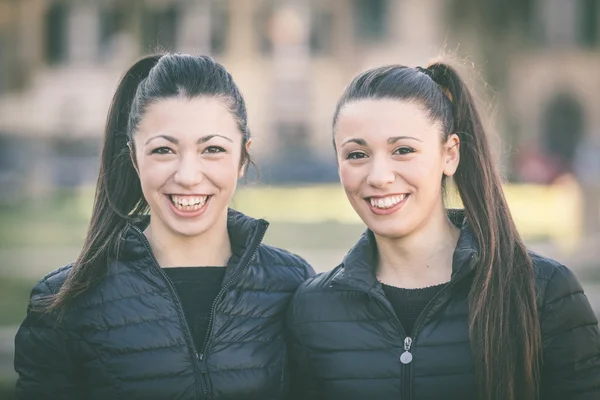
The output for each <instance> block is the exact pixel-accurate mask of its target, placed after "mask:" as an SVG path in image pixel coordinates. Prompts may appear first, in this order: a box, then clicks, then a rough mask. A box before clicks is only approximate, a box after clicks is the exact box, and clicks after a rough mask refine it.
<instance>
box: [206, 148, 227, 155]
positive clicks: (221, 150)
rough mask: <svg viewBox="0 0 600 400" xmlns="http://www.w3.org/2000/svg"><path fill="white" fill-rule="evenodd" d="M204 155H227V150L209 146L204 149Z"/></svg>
mask: <svg viewBox="0 0 600 400" xmlns="http://www.w3.org/2000/svg"><path fill="white" fill-rule="evenodd" d="M204 153H208V154H217V153H225V149H224V148H222V147H219V146H208V147H207V148H206V149H204Z"/></svg>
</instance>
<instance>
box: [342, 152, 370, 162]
mask: <svg viewBox="0 0 600 400" xmlns="http://www.w3.org/2000/svg"><path fill="white" fill-rule="evenodd" d="M366 156H367V155H366V154H365V153H364V152H362V151H353V152H351V153H348V155H346V160H360V159H363V158H365V157H366Z"/></svg>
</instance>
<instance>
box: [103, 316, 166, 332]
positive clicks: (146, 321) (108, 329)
mask: <svg viewBox="0 0 600 400" xmlns="http://www.w3.org/2000/svg"><path fill="white" fill-rule="evenodd" d="M171 319H172V317H162V318H153V319H145V320H140V321H135V322H128V323H126V324H120V325H110V326H108V327H106V328H102V329H100V328H98V327H97V325H96V329H93V330H97V331H101V332H108V331H113V330H116V329H119V328H123V327H131V326H136V325H143V324H147V323H155V322H160V321H169V320H171Z"/></svg>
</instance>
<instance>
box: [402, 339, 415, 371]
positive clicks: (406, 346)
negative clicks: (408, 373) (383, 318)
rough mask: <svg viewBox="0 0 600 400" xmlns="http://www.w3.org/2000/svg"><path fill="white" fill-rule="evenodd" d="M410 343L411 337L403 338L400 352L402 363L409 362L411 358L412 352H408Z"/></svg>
mask: <svg viewBox="0 0 600 400" xmlns="http://www.w3.org/2000/svg"><path fill="white" fill-rule="evenodd" d="M411 345H412V339H411V338H410V337H409V336H407V337H406V339H404V353H402V354H400V362H401V363H402V364H410V362H411V361H412V359H413V356H412V353H411V352H410V346H411Z"/></svg>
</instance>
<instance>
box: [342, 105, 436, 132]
mask: <svg viewBox="0 0 600 400" xmlns="http://www.w3.org/2000/svg"><path fill="white" fill-rule="evenodd" d="M440 132H441V124H440V123H439V122H437V121H432V120H431V118H430V117H429V113H428V112H427V110H426V109H425V107H424V106H422V105H421V104H419V103H417V102H414V101H406V100H395V99H377V100H373V99H366V100H358V101H353V102H350V103H348V104H346V105H345V106H344V107H343V108H342V109H341V110H340V113H339V116H338V120H337V123H336V127H335V134H336V136H340V137H341V136H350V135H352V136H361V137H363V138H364V137H367V136H371V137H372V136H374V135H383V136H385V138H386V139H387V137H389V136H398V135H411V136H427V135H430V134H432V133H435V134H438V135H439V134H440Z"/></svg>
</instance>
